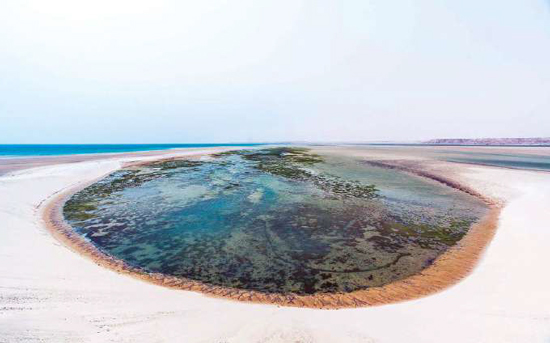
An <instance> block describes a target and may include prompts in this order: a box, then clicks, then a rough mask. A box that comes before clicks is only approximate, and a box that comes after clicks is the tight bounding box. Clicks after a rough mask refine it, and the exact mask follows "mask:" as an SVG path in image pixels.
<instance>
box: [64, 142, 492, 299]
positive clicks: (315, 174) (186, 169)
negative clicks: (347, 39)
mask: <svg viewBox="0 0 550 343" xmlns="http://www.w3.org/2000/svg"><path fill="white" fill-rule="evenodd" d="M321 166H324V167H326V162H325V161H324V159H323V157H321V156H318V155H315V154H311V153H309V152H308V151H307V150H304V149H296V148H276V149H262V150H245V151H238V152H231V153H224V154H219V155H217V156H216V158H215V159H213V160H208V161H189V160H172V161H164V162H156V163H152V164H149V165H145V166H141V167H135V168H132V169H127V170H122V171H118V172H115V173H113V174H112V175H110V176H109V177H107V178H106V179H104V180H102V181H100V182H98V183H96V184H94V185H92V186H90V187H88V188H86V189H84V190H82V191H81V192H79V193H77V194H75V195H74V196H73V197H72V198H71V199H70V200H69V201H68V202H67V203H66V204H65V206H64V215H65V218H66V220H67V221H68V222H69V223H70V224H71V225H72V226H73V227H74V228H75V230H76V231H77V232H79V233H80V234H82V235H85V236H86V237H87V238H88V239H89V240H90V241H91V242H92V243H93V244H94V245H96V246H97V247H98V248H99V249H100V250H102V251H104V252H106V253H108V254H110V255H113V256H115V257H117V258H120V259H122V260H124V261H126V262H127V263H128V264H130V265H132V266H135V267H138V268H141V269H143V270H145V271H150V272H160V273H164V274H167V275H173V276H179V277H184V278H188V279H193V280H197V281H201V282H204V283H206V284H211V285H219V286H224V287H233V288H242V289H250V290H256V291H260V292H265V293H296V294H314V293H317V292H351V291H355V290H360V289H366V288H369V287H374V286H381V285H384V284H388V283H390V282H393V281H396V280H399V279H403V278H405V277H407V276H410V275H413V274H416V273H418V272H419V271H420V270H422V269H423V268H425V267H426V266H427V265H429V264H431V263H432V261H433V260H434V259H435V258H436V257H437V256H438V255H439V254H441V253H442V252H444V251H445V250H446V249H448V248H449V247H450V246H452V245H454V244H455V243H456V242H457V241H458V240H460V238H461V237H462V236H463V235H464V234H465V233H466V231H467V230H468V228H469V226H470V225H471V223H473V222H474V221H475V220H476V219H477V218H479V217H480V216H481V215H482V214H483V213H484V211H485V207H484V206H483V205H482V204H480V202H477V201H474V200H472V199H466V198H465V196H462V197H461V196H458V195H449V196H450V197H453V198H452V201H448V202H444V201H440V200H439V201H437V206H436V205H435V203H434V206H431V205H425V204H417V203H415V202H410V201H406V200H404V199H400V201H397V202H394V201H392V200H391V199H388V198H384V197H381V196H380V195H379V194H378V189H377V188H376V187H374V186H373V184H372V183H375V181H376V180H375V179H373V182H372V183H365V182H364V181H361V182H360V181H357V180H354V179H349V178H346V177H344V176H337V175H336V173H327V172H326V168H325V169H323V168H318V167H321ZM337 168H346V167H345V166H338V167H337ZM365 168H368V167H365ZM334 171H335V172H336V171H337V170H334ZM400 177H402V175H401V176H400ZM403 185H406V182H405V183H403V184H402V185H401V186H403ZM424 187H433V189H431V188H429V189H428V188H427V189H428V190H430V191H433V192H439V191H440V188H438V187H436V186H433V185H429V186H428V185H425V186H424Z"/></svg>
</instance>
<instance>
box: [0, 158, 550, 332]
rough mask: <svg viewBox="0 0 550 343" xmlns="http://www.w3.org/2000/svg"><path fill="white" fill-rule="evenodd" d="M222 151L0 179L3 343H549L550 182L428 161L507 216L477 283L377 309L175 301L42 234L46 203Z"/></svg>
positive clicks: (181, 296) (54, 163) (169, 292)
mask: <svg viewBox="0 0 550 343" xmlns="http://www.w3.org/2000/svg"><path fill="white" fill-rule="evenodd" d="M323 149H325V150H327V151H328V150H330V149H332V148H323ZM346 149H347V152H348V153H349V154H352V155H354V156H362V157H365V158H369V159H376V160H393V159H410V160H415V159H417V157H415V155H414V154H410V153H404V152H403V151H400V150H399V149H394V150H391V149H389V150H388V149H368V150H364V149H354V148H346ZM469 149H474V150H475V149H476V148H469ZM510 149H512V148H510ZM215 151H220V149H219V148H217V149H192V150H191V149H190V150H178V151H164V152H149V153H146V154H139V153H138V154H120V155H111V156H108V157H101V156H95V157H94V158H90V157H87V158H84V159H83V160H77V161H75V160H70V158H69V160H55V159H52V160H49V161H48V163H43V164H34V165H33V164H31V166H32V167H33V168H31V169H23V168H25V164H24V163H23V164H21V165H19V166H18V167H17V168H12V169H10V170H9V171H6V172H5V174H4V175H2V176H0V194H2V196H1V197H0V223H2V227H1V230H0V246H1V249H0V261H1V263H0V278H1V283H0V302H1V303H0V342H34V341H37V342H38V341H40V342H173V341H182V342H404V341H408V342H441V341H446V342H547V341H548V340H549V339H550V306H548V304H550V292H548V289H550V277H549V276H548V275H546V273H545V269H546V268H545V267H546V266H545V264H546V263H545V262H546V261H548V260H550V259H549V258H550V251H548V249H547V248H546V242H547V241H548V239H549V238H550V231H549V228H548V223H549V222H550V212H549V211H548V208H549V205H550V173H547V172H538V171H525V170H516V169H505V168H496V167H487V166H475V165H468V164H457V163H449V162H442V161H435V160H434V161H424V162H423V163H424V165H425V167H426V168H429V170H430V173H432V174H434V175H439V176H441V177H445V178H446V179H449V180H453V181H454V182H457V183H459V184H461V185H465V186H466V187H468V188H469V189H471V190H472V191H475V192H476V193H479V194H481V195H483V196H485V197H487V199H492V200H493V201H494V202H495V203H498V204H499V205H500V206H501V207H502V208H501V211H500V216H499V220H498V226H497V227H496V231H495V232H496V234H495V236H494V239H492V241H490V243H489V246H488V248H487V249H486V250H485V253H484V255H483V256H482V257H481V259H480V260H479V263H477V266H476V268H475V270H474V271H473V273H471V274H470V275H469V276H467V277H465V278H463V279H462V277H459V278H458V279H462V280H461V281H460V282H459V283H457V284H455V285H454V286H452V287H450V288H446V287H445V290H443V291H441V292H438V293H436V294H432V295H430V296H427V297H423V298H419V299H415V300H411V301H406V302H400V303H395V304H390V305H384V306H376V307H363V308H356V309H340V310H316V309H304V308H292V307H280V306H276V305H269V304H251V303H242V302H236V301H231V300H227V299H219V298H214V297H209V296H206V295H204V294H200V293H196V292H189V291H182V290H175V289H169V288H166V287H161V286H158V285H154V284H151V283H147V282H143V281H142V280H138V279H136V278H133V277H130V276H128V275H121V274H119V273H117V272H115V271H112V270H109V269H107V268H103V267H101V266H99V265H97V264H96V263H94V262H93V261H92V260H91V259H89V258H86V257H84V256H81V255H79V254H77V253H75V252H74V251H72V250H71V249H70V248H69V247H67V246H65V245H63V244H62V243H61V242H60V241H59V240H56V239H55V238H54V237H53V236H52V235H51V234H50V231H48V229H47V228H46V223H45V222H44V220H43V214H44V211H45V209H46V208H47V205H48V203H49V202H51V201H52V200H53V199H54V198H55V197H56V196H59V194H61V193H62V192H64V191H66V190H69V189H71V188H74V187H78V186H79V185H83V184H86V183H88V182H91V181H93V180H96V179H97V178H100V177H102V176H104V175H106V174H109V173H110V172H112V171H114V170H117V169H118V168H120V167H121V166H123V165H124V164H127V163H136V162H143V161H150V160H155V159H159V158H168V157H178V156H189V155H200V154H205V153H211V152H215ZM545 153H548V152H547V151H546V152H545ZM68 162H70V163H68ZM27 167H28V165H27ZM15 169H18V170H15ZM491 237H492V235H491ZM483 247H485V245H483ZM482 250H483V249H481V252H482ZM476 262H477V258H476ZM474 265H475V264H472V267H473V266H474ZM464 276H466V275H464ZM457 281H458V280H457Z"/></svg>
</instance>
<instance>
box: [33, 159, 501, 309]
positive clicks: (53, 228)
mask: <svg viewBox="0 0 550 343" xmlns="http://www.w3.org/2000/svg"><path fill="white" fill-rule="evenodd" d="M387 167H389V165H387ZM407 169H408V170H406V171H407V172H411V173H414V174H416V175H421V176H424V177H428V175H423V174H421V173H420V171H419V170H416V171H414V170H412V169H410V168H407ZM403 171H405V170H403ZM430 176H433V174H430ZM446 180H447V179H446ZM96 181H97V180H95V181H93V182H89V183H86V184H85V185H80V186H78V187H74V188H72V189H69V190H67V191H65V192H63V193H61V194H59V195H57V196H55V197H54V198H53V199H52V200H51V201H49V202H48V203H47V204H46V205H45V206H44V207H43V208H44V210H43V218H44V220H45V222H46V227H47V229H48V230H49V231H50V232H51V234H52V235H53V236H54V237H55V238H56V239H57V240H59V241H60V242H61V243H63V244H64V245H66V246H67V247H69V248H70V249H72V250H73V251H75V252H77V253H79V254H81V255H84V256H86V257H87V258H90V259H91V260H93V261H94V262H95V263H96V264H98V265H100V266H102V267H106V268H109V269H112V270H114V271H116V272H118V273H121V274H125V275H130V276H132V277H135V278H138V279H141V280H144V281H147V282H150V283H153V284H157V285H161V286H164V287H169V288H173V289H181V290H189V291H195V292H201V293H204V294H206V295H209V296H214V297H222V298H228V299H233V300H238V301H245V302H254V303H264V304H274V305H281V306H292V307H308V308H320V309H340V308H353V307H366V306H378V305H384V304H390V303H396V302H402V301H406V300H412V299H417V298H420V297H425V296H428V295H431V294H434V293H437V292H440V291H442V290H445V289H446V288H449V287H451V286H453V285H454V284H456V283H457V282H459V281H460V280H462V279H463V278H465V277H466V276H468V275H469V274H470V273H471V272H472V271H473V269H474V268H475V266H476V265H477V263H478V261H479V260H480V258H481V256H482V255H483V252H484V251H485V248H486V247H487V246H488V244H489V242H490V241H491V240H492V238H493V237H494V234H495V231H496V228H497V222H498V216H499V213H500V206H499V205H498V204H497V203H496V202H493V201H490V200H489V199H488V198H487V197H481V196H480V198H482V199H483V200H484V201H485V202H486V203H488V205H489V206H490V210H489V212H488V213H487V214H486V215H485V216H484V217H483V218H482V219H481V220H479V221H478V222H477V223H475V224H474V225H472V227H471V228H470V230H469V231H468V233H467V234H466V235H465V236H464V237H463V238H462V239H461V240H460V241H459V242H458V243H457V244H456V245H455V246H453V247H451V248H449V250H447V251H446V252H444V253H443V254H441V255H440V256H439V257H438V258H437V259H436V260H435V261H434V263H433V264H432V265H430V266H429V267H427V268H426V269H424V270H422V271H421V272H420V273H418V274H415V275H413V276H410V277H408V278H405V279H403V280H398V281H395V282H392V283H390V284H387V285H384V286H381V287H372V288H369V289H366V290H359V291H354V292H350V293H317V294H313V295H298V294H277V293H262V292H257V291H250V290H244V289H236V288H227V287H221V286H213V285H207V284H204V283H201V282H198V281H194V280H190V279H186V278H181V277H175V276H167V275H164V274H161V273H148V272H145V271H143V270H141V269H139V268H136V267H133V266H130V265H128V264H126V263H125V262H124V261H122V260H119V259H117V258H114V257H112V256H109V255H107V254H105V253H103V252H101V251H100V250H99V249H97V248H96V247H95V246H94V245H93V244H92V243H90V242H89V241H87V240H86V239H85V238H84V237H83V236H81V235H79V234H78V233H76V232H75V231H74V230H73V228H72V227H71V226H70V225H69V224H68V223H67V222H66V221H65V220H64V218H63V205H64V204H65V202H66V201H67V200H68V199H69V198H70V197H71V196H72V195H73V194H75V193H77V192H78V191H80V190H82V189H84V188H85V187H87V186H88V185H90V184H92V183H94V182H96ZM443 183H446V182H443ZM446 184H447V183H446ZM455 184H456V185H458V184H457V183H456V182H454V181H453V185H455ZM447 185H449V184H447ZM449 186H450V185H449ZM454 188H455V187H454ZM456 188H457V189H460V190H462V191H464V190H465V189H466V187H463V186H460V187H456ZM466 193H469V194H472V193H470V192H466ZM476 195H478V194H477V193H476Z"/></svg>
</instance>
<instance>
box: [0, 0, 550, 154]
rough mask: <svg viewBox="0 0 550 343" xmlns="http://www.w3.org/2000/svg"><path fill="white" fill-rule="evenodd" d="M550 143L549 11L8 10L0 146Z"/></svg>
mask: <svg viewBox="0 0 550 343" xmlns="http://www.w3.org/2000/svg"><path fill="white" fill-rule="evenodd" d="M485 136H498V137H506V136H511V137H523V136H550V3H549V1H548V0H505V1H502V0H481V1H480V0H461V1H450V0H449V1H441V0H416V1H412V0H410V1H409V0H393V1H388V0H362V1H336V0H332V1H326V0H316V1H312V0H311V1H300V0H290V1H287V0H277V1H266V0H262V1H258V0H241V1H238V0H233V1H222V0H214V1H208V0H201V1H162V0H154V1H140V0H131V1H116V0H94V1H77V0H66V1H65V0H47V1H46V0H35V1H25V0H2V1H0V143H123V142H127V143H149V142H182V143H183V142H228V141H239V142H246V141H282V140H317V141H371V140H410V139H426V138H438V137H485Z"/></svg>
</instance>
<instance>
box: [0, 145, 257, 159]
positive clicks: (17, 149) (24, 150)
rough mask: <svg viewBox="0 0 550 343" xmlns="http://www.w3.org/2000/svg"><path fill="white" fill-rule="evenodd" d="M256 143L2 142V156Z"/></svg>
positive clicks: (111, 151)
mask: <svg viewBox="0 0 550 343" xmlns="http://www.w3.org/2000/svg"><path fill="white" fill-rule="evenodd" d="M258 145H263V144H261V143H254V144H250V143H248V144H237V143H231V144H0V157H18V156H21V157H23V156H57V155H82V154H105V153H121V152H135V151H150V150H166V149H176V148H210V147H227V146H258Z"/></svg>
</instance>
